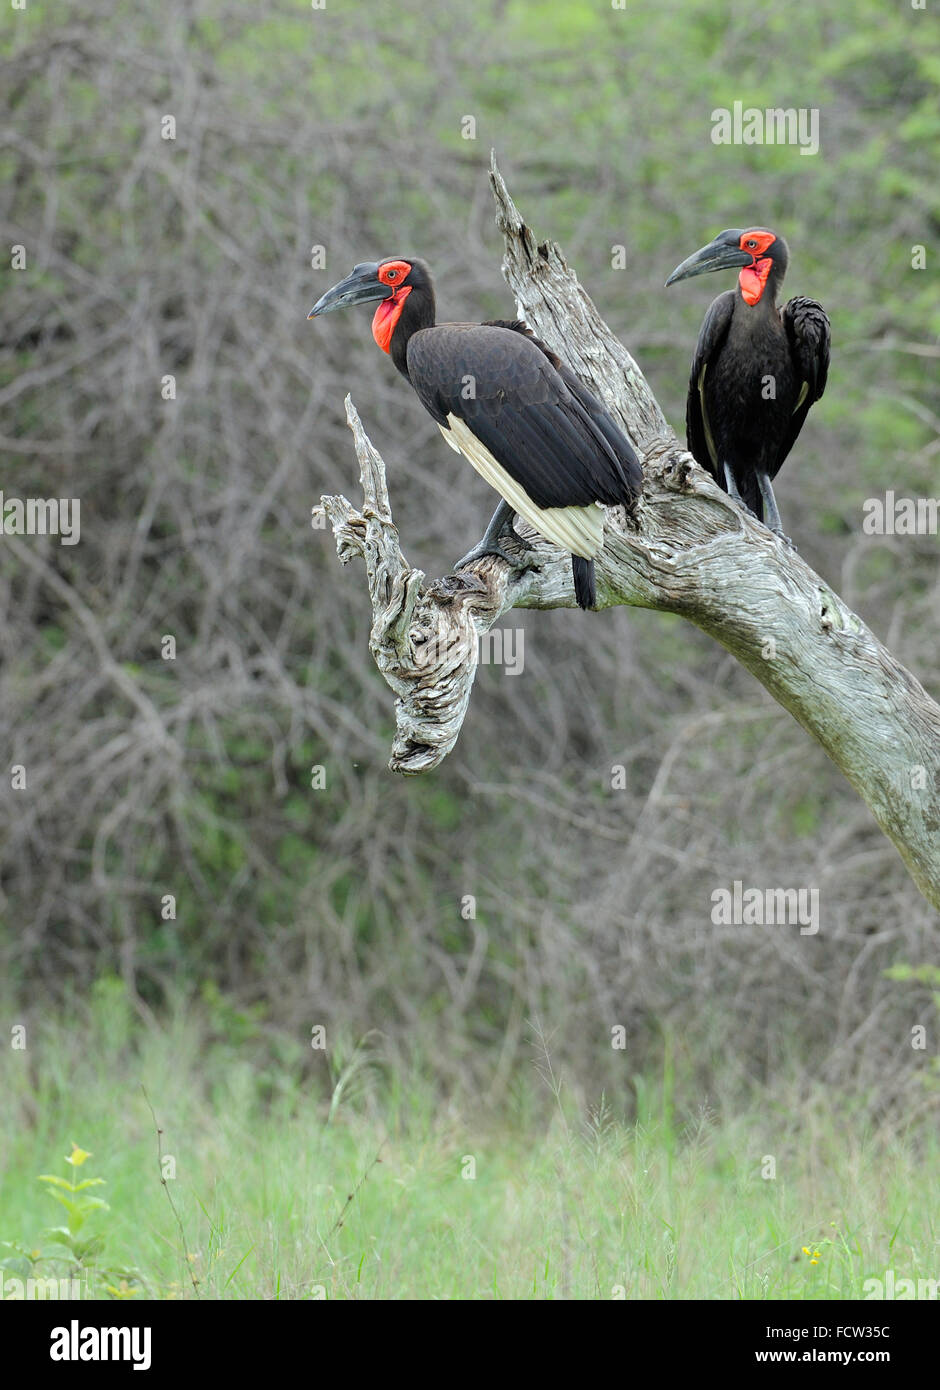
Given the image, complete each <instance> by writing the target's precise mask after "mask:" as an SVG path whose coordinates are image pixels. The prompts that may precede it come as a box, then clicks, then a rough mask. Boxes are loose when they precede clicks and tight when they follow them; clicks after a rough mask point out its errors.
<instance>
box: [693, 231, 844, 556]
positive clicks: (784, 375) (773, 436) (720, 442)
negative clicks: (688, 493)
mask: <svg viewBox="0 0 940 1390" xmlns="http://www.w3.org/2000/svg"><path fill="white" fill-rule="evenodd" d="M787 260H788V251H787V244H786V242H785V241H784V239H783V237H779V236H777V235H776V233H774V232H770V231H767V229H766V228H765V227H750V228H748V230H747V231H739V230H738V229H736V228H735V229H732V230H730V231H727V232H720V233H719V235H718V236H717V237H716V238H715V240H714V241H712V242H710V243H709V244H708V246H703V247H702V249H701V250H700V251H696V252H695V254H694V255H693V256H690V257H689V258H688V260H685V261H683V262H682V264H681V265H680V266H677V268H676V269H675V270H674V271H673V272H672V274H671V275H670V277H669V279H668V280H667V281H666V284H667V285H673V284H675V282H676V281H677V280H688V279H689V277H690V276H692V275H702V274H704V273H705V272H706V271H709V270H725V269H727V268H728V267H730V266H740V267H742V269H741V273H740V275H739V276H738V285H737V289H734V290H727V291H726V292H725V293H724V294H720V295H719V296H718V298H717V299H716V300H714V301H713V303H712V305H711V307H710V308H709V310H708V313H707V314H706V315H705V321H704V323H703V324H702V329H701V332H700V333H699V338H698V343H697V344H696V348H695V355H694V356H693V358H692V373H691V376H690V378H689V395H688V401H687V405H686V441H687V444H688V448H689V452H690V453H691V454H692V455H693V456H694V457H695V459H696V462H698V463H700V464H701V465H702V467H703V468H707V469H708V471H709V472H710V473H712V474H713V475H714V477H715V479H716V481H717V482H718V484H719V486H720V487H723V488H724V490H725V491H726V492H728V493H730V494H731V496H732V497H734V498H736V499H737V500H738V501H739V502H744V503H745V505H746V506H748V507H749V508H750V509H751V511H752V512H753V513H754V514H755V515H756V516H757V517H758V518H759V519H760V520H761V521H766V524H767V525H768V526H769V527H770V529H771V530H772V531H775V532H776V534H777V535H778V536H782V535H783V531H782V527H781V525H780V513H779V512H778V510H777V503H776V499H775V498H774V492H773V488H772V486H771V482H772V480H773V479H774V478H775V477H776V476H777V473H778V472H779V470H780V465H781V464H782V463H783V461H784V459H785V458H786V456H787V454H788V453H789V452H790V450H791V449H792V448H793V445H794V443H795V442H796V437H797V435H798V434H799V432H800V430H801V429H802V428H803V421H804V420H805V419H806V416H807V413H808V411H809V408H810V406H811V405H812V404H813V402H814V401H818V400H819V398H820V396H821V395H822V393H823V391H824V390H825V388H826V374H827V372H828V370H829V319H828V318H827V316H826V312H825V310H824V309H823V307H822V305H821V304H817V302H816V300H815V299H803V298H802V297H797V298H795V299H791V300H790V301H789V303H787V304H786V305H785V306H784V309H783V313H782V314H781V312H780V311H779V310H778V308H777V291H778V289H779V287H780V284H781V282H782V281H783V277H784V275H785V274H786V270H787Z"/></svg>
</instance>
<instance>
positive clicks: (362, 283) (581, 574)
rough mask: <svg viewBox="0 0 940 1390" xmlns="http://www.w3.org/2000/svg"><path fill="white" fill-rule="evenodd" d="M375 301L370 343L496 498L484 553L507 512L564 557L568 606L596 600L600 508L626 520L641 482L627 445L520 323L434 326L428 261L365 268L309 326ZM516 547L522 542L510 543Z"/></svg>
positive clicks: (494, 547) (506, 525)
mask: <svg viewBox="0 0 940 1390" xmlns="http://www.w3.org/2000/svg"><path fill="white" fill-rule="evenodd" d="M376 300H377V301H378V307H377V309H376V310H375V316H374V318H373V320H372V336H373V337H374V338H375V341H376V343H377V344H378V345H379V347H380V348H381V349H382V350H383V352H387V353H388V354H389V356H390V357H391V359H392V361H393V363H394V364H395V366H396V367H397V369H398V371H399V372H401V374H402V375H403V376H405V377H407V379H408V380H409V381H410V382H411V385H412V386H413V387H414V389H415V391H416V392H417V394H418V396H419V398H420V400H421V402H422V404H423V405H424V407H425V409H426V410H427V411H428V412H429V413H430V414H431V415H432V416H433V417H434V419H435V420H436V421H437V423H438V424H439V425H440V427H441V430H442V432H443V434H444V438H445V439H446V440H447V442H448V443H449V444H451V445H452V447H453V448H455V449H457V450H458V452H460V453H462V454H463V455H464V457H465V458H467V459H468V461H469V462H470V463H471V464H472V465H473V467H474V468H475V469H476V470H477V472H478V473H480V474H481V475H482V476H483V477H484V478H486V480H487V482H489V483H490V484H491V486H493V487H495V488H496V490H497V492H499V493H500V495H501V496H502V498H503V499H504V501H503V504H502V506H501V507H500V508H499V509H498V510H497V513H496V515H495V516H494V518H493V520H492V522H491V523H490V525H489V527H488V528H487V532H486V535H485V536H484V538H483V541H482V542H481V544H480V545H479V546H477V547H475V549H474V550H473V551H471V552H470V553H469V555H465V556H464V558H463V560H461V561H459V562H458V564H460V565H462V564H466V563H469V562H470V561H471V560H474V559H478V558H479V557H480V556H481V555H484V554H498V555H502V556H503V558H504V559H506V560H508V561H509V562H510V563H511V564H512V565H513V566H514V567H515V568H519V564H518V560H517V559H516V558H514V557H513V556H511V555H508V554H507V553H506V552H505V551H504V550H503V549H502V548H501V546H500V544H499V541H500V538H501V537H502V536H503V535H504V534H506V533H507V529H508V531H509V532H510V533H511V534H513V535H514V534H515V533H514V532H512V527H511V522H512V517H513V514H514V513H518V514H520V515H521V516H523V517H524V518H525V519H526V520H527V521H529V522H530V523H531V524H532V525H533V526H534V527H535V528H536V530H538V531H539V532H540V534H542V535H544V536H546V537H547V538H548V539H549V540H552V541H554V542H555V543H556V544H557V545H559V546H561V547H562V548H563V549H565V550H568V551H570V553H571V556H572V569H573V574H574V581H575V595H576V597H577V600H578V603H579V604H580V605H581V607H582V608H588V607H592V606H593V605H594V603H595V600H596V594H595V584H594V564H593V560H594V556H595V555H596V554H597V552H598V551H599V550H600V548H601V546H602V545H603V511H602V507H603V506H604V505H606V506H624V507H626V508H628V509H629V510H630V511H632V510H633V507H634V504H635V502H636V499H637V497H638V496H639V493H640V490H641V487H642V481H643V474H642V470H641V468H640V465H639V461H638V459H637V457H636V454H635V453H634V451H633V447H632V445H631V444H630V441H629V440H628V439H627V438H626V436H625V435H624V434H623V432H622V430H621V429H620V427H619V426H618V425H617V424H616V423H615V421H614V420H613V418H612V417H611V416H610V415H609V414H608V413H607V411H606V410H605V409H604V407H603V406H602V405H601V403H600V402H599V401H598V400H597V399H596V398H595V397H594V396H593V395H592V394H591V392H590V391H589V390H588V389H587V388H586V387H585V385H584V383H583V382H582V381H581V380H580V379H579V378H578V377H576V376H575V374H574V373H573V372H572V371H571V370H570V369H569V368H568V367H566V366H565V364H564V363H563V362H561V361H560V360H559V359H558V358H557V357H555V356H554V354H553V353H551V352H549V350H548V348H546V347H545V346H544V344H542V343H540V342H539V341H538V339H536V338H534V337H533V336H532V334H531V333H530V332H529V331H528V329H527V328H526V327H525V325H524V324H522V323H518V322H504V321H493V322H491V323H477V324H473V323H442V324H438V323H436V321H435V298H434V284H433V281H432V279H431V272H430V270H429V269H428V267H427V265H425V263H424V261H422V260H419V259H418V258H416V257H414V256H392V257H388V258H386V259H385V260H383V261H365V262H362V263H361V264H360V265H357V266H356V267H355V268H354V269H353V271H352V273H351V274H350V275H348V276H347V277H346V279H345V280H341V281H340V282H339V284H338V285H334V286H333V288H332V289H331V290H327V292H326V294H325V295H323V297H322V298H321V299H319V300H318V301H317V303H316V304H315V305H314V307H313V309H311V311H310V313H309V315H308V318H315V317H318V316H319V315H320V314H326V313H330V312H331V311H332V310H334V309H340V308H345V307H346V306H347V305H351V304H365V303H368V302H371V301H376ZM516 540H517V541H520V544H522V545H525V543H524V542H521V540H520V538H519V537H518V536H517V537H516Z"/></svg>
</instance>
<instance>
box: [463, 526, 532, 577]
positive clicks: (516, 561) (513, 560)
mask: <svg viewBox="0 0 940 1390" xmlns="http://www.w3.org/2000/svg"><path fill="white" fill-rule="evenodd" d="M503 538H505V539H507V540H513V541H515V543H516V545H518V546H519V548H520V549H521V550H534V549H535V547H534V546H533V545H532V544H531V543H530V542H529V541H527V540H524V539H523V537H522V536H520V535H517V534H516V532H515V531H514V530H513V528H512V527H511V526H510V527H509V528H508V529H507V530H505V531H503V532H502V534H501V536H500V539H503ZM484 555H498V556H499V558H500V559H501V560H505V561H506V564H507V565H512V567H513V569H514V570H529V569H534V568H535V561H534V560H528V559H526V558H525V556H522V557H520V556H519V555H510V554H509V552H508V550H504V549H503V547H502V546H501V545H500V543H499V540H492V541H488V540H487V539H486V537H485V536H484V537H483V539H482V540H481V541H480V543H479V544H478V545H475V546H474V547H473V549H472V550H468V551H467V553H466V555H464V556H463V558H462V559H460V560H458V561H457V563H456V564H455V565H454V569H455V570H462V569H464V568H465V566H467V565H472V564H473V562H474V560H482V559H483V556H484Z"/></svg>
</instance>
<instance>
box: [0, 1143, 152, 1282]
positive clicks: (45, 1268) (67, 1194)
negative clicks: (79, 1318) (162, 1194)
mask: <svg viewBox="0 0 940 1390" xmlns="http://www.w3.org/2000/svg"><path fill="white" fill-rule="evenodd" d="M91 1157H92V1155H91V1154H90V1153H89V1152H88V1151H87V1150H86V1149H82V1148H80V1147H79V1145H78V1144H76V1143H75V1142H74V1140H73V1141H72V1151H71V1153H69V1154H66V1156H65V1162H66V1163H67V1164H69V1165H70V1167H71V1168H72V1171H73V1173H76V1176H75V1177H74V1178H65V1177H60V1176H59V1175H58V1174H55V1173H42V1174H40V1175H39V1178H38V1181H39V1182H41V1183H45V1184H46V1191H47V1193H48V1195H49V1196H50V1197H52V1198H53V1200H54V1201H56V1202H58V1203H59V1204H60V1205H61V1206H62V1207H64V1208H65V1213H66V1224H65V1225H64V1226H51V1227H47V1228H46V1229H45V1230H44V1231H43V1232H42V1236H41V1240H42V1242H43V1243H42V1244H40V1245H36V1246H33V1245H28V1244H26V1243H24V1242H23V1241H19V1240H14V1241H0V1250H8V1251H9V1252H10V1253H9V1254H8V1255H6V1256H4V1257H3V1258H0V1271H2V1270H7V1271H9V1273H10V1274H11V1275H12V1276H14V1277H15V1278H16V1279H20V1280H23V1281H27V1280H30V1281H34V1283H38V1284H39V1286H40V1289H42V1288H43V1287H44V1286H47V1281H49V1280H50V1279H57V1280H68V1281H73V1280H74V1281H75V1282H76V1284H77V1285H78V1287H79V1288H80V1289H81V1291H82V1296H83V1297H86V1298H102V1297H105V1296H107V1297H109V1298H118V1299H120V1298H131V1297H133V1296H134V1294H136V1293H138V1292H139V1291H140V1289H141V1287H142V1285H141V1281H140V1279H139V1277H138V1273H137V1271H136V1270H135V1269H133V1268H130V1267H128V1266H126V1265H121V1264H114V1263H112V1262H111V1260H110V1259H108V1260H105V1259H104V1250H105V1246H106V1245H107V1244H108V1239H107V1232H106V1230H103V1229H100V1227H101V1225H102V1221H101V1218H103V1217H104V1216H105V1214H106V1213H108V1212H110V1210H111V1208H110V1206H109V1205H108V1203H107V1202H106V1201H105V1200H104V1199H103V1198H102V1197H97V1196H94V1195H92V1193H91V1190H90V1189H92V1188H95V1187H104V1185H105V1179H104V1178H90V1177H85V1178H79V1177H78V1176H77V1170H78V1169H80V1168H82V1167H83V1165H84V1164H85V1163H86V1162H87V1160H88V1159H89V1158H91ZM95 1226H98V1227H99V1229H98V1230H95V1229H93V1228H94V1227H95ZM89 1227H91V1229H89ZM28 1289H29V1284H26V1287H25V1290H24V1291H23V1294H22V1295H19V1296H24V1295H25V1296H28ZM7 1296H8V1297H11V1296H13V1295H12V1294H9V1293H8V1295H7ZM34 1296H36V1297H47V1296H48V1294H46V1293H43V1292H39V1293H37V1294H35V1295H34Z"/></svg>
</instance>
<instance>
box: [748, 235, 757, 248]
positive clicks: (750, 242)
mask: <svg viewBox="0 0 940 1390" xmlns="http://www.w3.org/2000/svg"><path fill="white" fill-rule="evenodd" d="M756 245H757V242H756V241H755V240H754V238H753V237H751V239H750V241H749V242H748V243H747V248H748V250H749V251H753V250H754V248H755V246H756Z"/></svg>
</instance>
